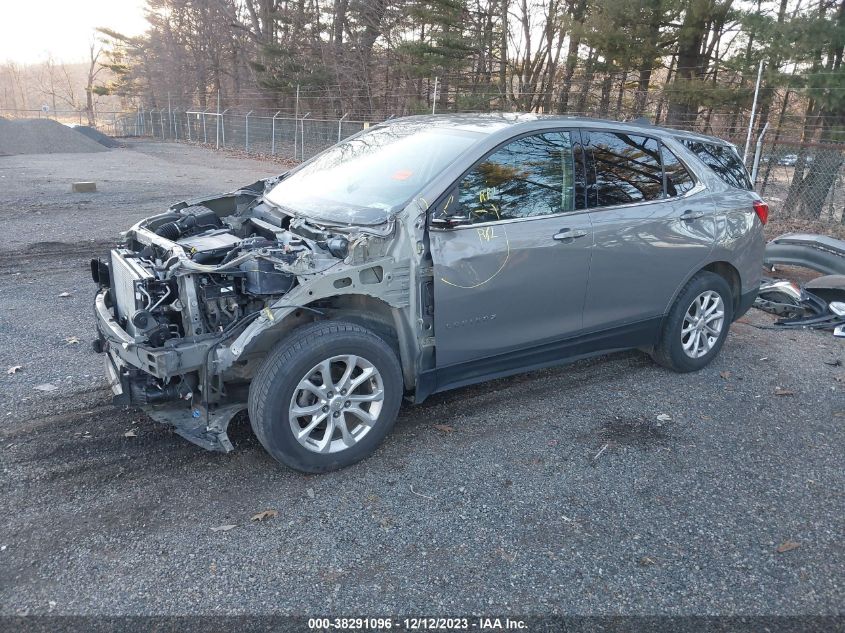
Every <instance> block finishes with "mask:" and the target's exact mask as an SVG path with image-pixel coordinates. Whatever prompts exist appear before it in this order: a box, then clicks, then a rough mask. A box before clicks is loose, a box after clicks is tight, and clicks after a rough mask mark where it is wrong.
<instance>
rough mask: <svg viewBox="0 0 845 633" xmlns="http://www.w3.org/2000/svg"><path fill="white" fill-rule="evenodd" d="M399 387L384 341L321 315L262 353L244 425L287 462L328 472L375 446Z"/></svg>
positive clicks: (394, 410) (387, 426)
mask: <svg viewBox="0 0 845 633" xmlns="http://www.w3.org/2000/svg"><path fill="white" fill-rule="evenodd" d="M352 359H354V360H352ZM329 361H331V362H329ZM353 365H354V366H353ZM350 367H352V369H349V373H348V374H347V371H346V370H347V369H348V368H350ZM326 368H327V369H326ZM323 371H327V373H328V374H329V376H330V377H331V378H330V379H329V380H330V381H329V382H328V383H327V382H326V379H325V378H324V377H323V373H322V372H323ZM344 379H345V380H344ZM335 381H336V382H335ZM356 382H358V383H359V384H357V385H356V384H355V383H356ZM318 383H319V384H318ZM304 385H307V386H305V387H303V386H304ZM344 385H345V387H346V388H344ZM349 387H353V388H351V389H349ZM335 389H336V393H335V391H334V390H335ZM403 390H404V385H403V381H402V370H401V368H400V365H399V361H398V359H397V358H396V354H395V353H394V352H393V350H392V349H391V347H390V346H389V345H388V344H387V343H386V342H385V341H384V340H382V339H381V338H379V337H378V336H376V335H375V334H374V333H372V332H370V331H369V330H367V329H365V328H362V327H360V326H358V325H354V324H352V323H347V322H343V321H320V322H317V323H313V324H311V325H306V326H303V327H301V328H297V329H296V330H294V331H293V332H291V334H290V335H289V336H287V337H285V338H284V339H283V340H282V341H280V342H279V343H278V344H277V345H276V347H275V348H273V350H272V351H271V352H270V353H269V354H268V355H267V358H266V359H265V360H264V363H263V364H262V365H261V368H260V369H259V370H258V373H257V374H256V376H255V378H253V380H252V384H251V385H250V389H249V419H250V424H251V425H252V429H253V431H254V432H255V435H256V436H257V437H258V440H259V441H260V442H261V445H262V446H264V448H265V450H266V451H267V452H268V453H270V455H271V456H272V457H273V458H275V459H276V460H277V461H279V462H281V463H282V464H284V465H285V466H288V467H290V468H293V469H294V470H299V471H302V472H306V473H323V472H328V471H331V470H337V469H339V468H344V467H346V466H349V465H351V464H354V463H355V462H358V461H360V460H362V459H364V458H366V457H369V456H370V455H371V454H372V453H373V452H374V451H375V450H376V448H378V446H379V445H380V444H381V442H382V441H383V440H384V438H385V437H386V436H387V434H388V433H389V432H390V431H391V429H392V428H393V425H394V424H395V422H396V416H397V415H398V413H399V406H400V404H401V402H402V395H403ZM379 391H381V394H382V395H381V399H380V400H379ZM318 392H320V393H319V394H318ZM341 392H342V393H343V394H344V395H341ZM320 394H322V395H320ZM329 394H331V396H329ZM294 398H296V399H294ZM351 404H354V405H355V406H351ZM297 412H300V413H303V415H299V416H297V415H296V413H297ZM329 416H332V417H329ZM317 418H320V420H321V421H319V423H318V422H317ZM365 420H367V421H366V422H365ZM373 420H374V421H373ZM330 422H331V424H332V426H331V429H332V431H331V434H330V435H329V434H328V431H329V423H330ZM315 425H316V426H315ZM309 428H311V429H312V430H310V431H309V430H308V429H309ZM294 429H296V431H295V430H294ZM295 433H296V434H305V435H304V438H303V439H297V435H296V434H295Z"/></svg>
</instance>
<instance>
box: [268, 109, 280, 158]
mask: <svg viewBox="0 0 845 633" xmlns="http://www.w3.org/2000/svg"><path fill="white" fill-rule="evenodd" d="M281 113H282V111H281V110H279V111H278V112H276V114H274V115H273V126H272V130H273V131H272V132H271V134H272V137H271V138H272V140H271V141H270V154H271V155H273V156H275V155H276V117H277V116H279V115H280V114H281Z"/></svg>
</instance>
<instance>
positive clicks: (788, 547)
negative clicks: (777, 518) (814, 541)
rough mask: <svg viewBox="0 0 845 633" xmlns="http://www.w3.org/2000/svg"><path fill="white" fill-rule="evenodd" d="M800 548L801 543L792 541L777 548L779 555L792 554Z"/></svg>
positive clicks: (787, 541)
mask: <svg viewBox="0 0 845 633" xmlns="http://www.w3.org/2000/svg"><path fill="white" fill-rule="evenodd" d="M799 547H801V543H798V542H796V541H790V540H788V539H787V540H786V541H784V542H783V543H781V544H780V545H778V546H777V553H778V554H783V553H785V552H791V551H792V550H794V549H798V548H799Z"/></svg>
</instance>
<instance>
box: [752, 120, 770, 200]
mask: <svg viewBox="0 0 845 633" xmlns="http://www.w3.org/2000/svg"><path fill="white" fill-rule="evenodd" d="M768 129H769V122H768V121H766V125H764V126H763V130H762V131H761V132H760V138H758V139H757V149H756V151H755V152H754V167H752V168H751V187H752V188H753V187H754V186H755V185H756V184H757V170H758V169H759V168H760V154H761V153H762V151H763V137H764V136H766V130H768Z"/></svg>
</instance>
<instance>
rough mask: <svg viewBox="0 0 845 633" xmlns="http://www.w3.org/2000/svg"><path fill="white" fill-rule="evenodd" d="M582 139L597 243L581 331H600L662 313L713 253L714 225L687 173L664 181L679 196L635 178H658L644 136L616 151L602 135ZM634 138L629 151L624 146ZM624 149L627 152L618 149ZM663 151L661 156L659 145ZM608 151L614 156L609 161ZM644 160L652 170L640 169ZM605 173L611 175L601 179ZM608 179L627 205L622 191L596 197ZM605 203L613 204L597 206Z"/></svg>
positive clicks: (706, 201)
mask: <svg viewBox="0 0 845 633" xmlns="http://www.w3.org/2000/svg"><path fill="white" fill-rule="evenodd" d="M585 136H586V137H587V138H585V147H586V148H587V175H588V190H590V191H591V204H592V206H594V207H595V208H594V209H593V210H591V211H590V217H591V220H592V226H593V231H594V235H595V243H596V244H595V249H594V252H593V258H592V264H591V269H590V286H589V290H588V293H587V298H586V302H585V305H584V327H585V329H587V330H600V329H606V328H609V327H613V326H617V325H620V324H623V323H630V322H634V321H640V320H644V319H649V318H652V317H655V316H660V315H662V314H663V313H664V312H665V310H666V306H667V304H668V302H669V301H670V299H671V298H672V297H673V296H674V294H675V293H676V291H677V290H678V288H679V285H680V284H681V283H682V282H683V280H684V279H686V278H687V276H688V275H689V273H690V272H691V271H693V270H695V269H697V268H700V267H701V266H702V265H703V264H704V262H705V261H706V260H707V257H708V255H709V254H710V252H711V250H712V249H713V246H714V242H715V232H716V221H715V209H714V206H713V203H712V199H711V197H710V195H709V193H708V192H707V191H705V190H703V187H701V186H700V185H699V186H696V187H692V185H691V183H692V180H691V177H690V180H689V181H688V182H687V181H686V180H685V178H686V176H683V175H681V174H686V175H688V174H687V172H685V171H683V172H681V171H679V170H678V168H677V167H673V169H674V171H673V172H672V177H673V179H674V180H676V182H675V183H674V184H673V183H672V181H671V179H670V182H669V186H668V191H671V192H673V193H680V195H666V196H664V194H663V191H664V186H662V183H661V186H660V187H658V188H655V187H654V182H653V178H652V182H651V183H650V184H641V182H640V181H638V180H637V178H638V177H643V182H645V181H647V180H648V179H647V178H645V177H644V176H643V174H644V173H651V174H652V176H653V177H659V178H660V179H661V180H662V178H663V176H662V172H661V170H660V168H659V163H657V171H654V169H653V168H654V165H655V163H654V158H655V156H657V157H658V160H659V156H660V153H661V150H660V149H658V148H659V145H657V142H656V141H654V140H653V139H652V140H651V142H650V143H647V144H643V142H642V140H643V138H642V137H641V138H639V139H638V138H637V137H630V136H628V137H625V138H623V139H622V140H621V141H620V144H621V146H616V145H614V146H613V147H601V146H600V145H601V144H602V143H603V142H604V141H606V137H607V136H608V135H597V134H594V133H590V134H589V135H585ZM619 136H624V135H619ZM602 137H605V138H602ZM632 138H633V148H634V149H631V147H632V146H631V145H630V143H629V142H630V141H631V140H632ZM608 144H613V143H612V142H610V143H608ZM626 144H628V147H624V145H626ZM640 150H642V151H640ZM655 150H656V153H655ZM662 150H663V151H664V152H665V151H666V149H665V147H664V148H662ZM642 152H646V153H648V154H649V155H648V156H644V155H643V153H642ZM608 153H612V154H614V156H615V157H608ZM667 157H668V156H667ZM623 159H624V160H623ZM626 161H629V162H630V163H633V167H632V169H635V170H636V171H637V172H638V174H637V175H634V176H629V173H628V165H626ZM644 163H649V164H650V165H651V167H648V168H646V167H644ZM681 169H683V168H681ZM603 170H604V171H606V172H611V175H610V176H606V177H604V178H603V176H602V171H603ZM667 175H669V170H667ZM614 181H618V182H623V183H624V184H625V187H626V188H627V191H628V194H630V198H632V199H633V201H631V202H629V201H627V200H624V199H621V198H620V196H622V195H623V194H622V193H620V191H615V193H614V191H610V192H609V193H608V192H605V193H602V188H604V187H610V188H611V189H612V188H613V182H614ZM608 183H610V184H608ZM593 191H595V192H596V193H595V194H592V192H593ZM637 199H639V200H637ZM603 201H604V203H605V204H608V203H609V204H610V205H612V206H608V207H607V208H602V207H601V206H600V205H601V203H602V202H603ZM620 202H621V203H622V204H621V205H620V204H619V203H620Z"/></svg>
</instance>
